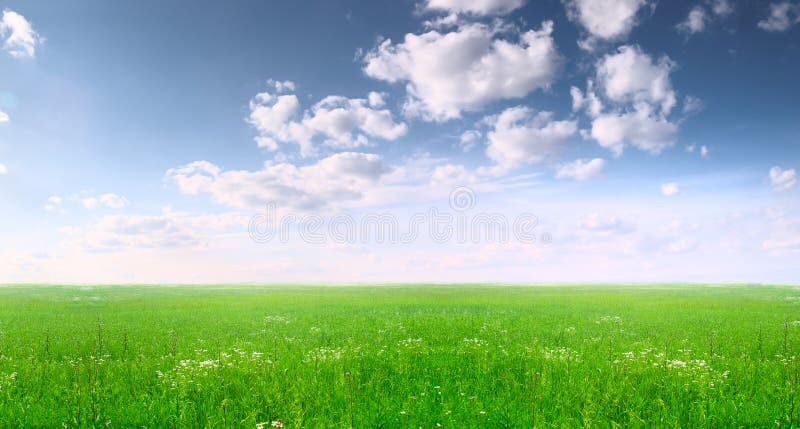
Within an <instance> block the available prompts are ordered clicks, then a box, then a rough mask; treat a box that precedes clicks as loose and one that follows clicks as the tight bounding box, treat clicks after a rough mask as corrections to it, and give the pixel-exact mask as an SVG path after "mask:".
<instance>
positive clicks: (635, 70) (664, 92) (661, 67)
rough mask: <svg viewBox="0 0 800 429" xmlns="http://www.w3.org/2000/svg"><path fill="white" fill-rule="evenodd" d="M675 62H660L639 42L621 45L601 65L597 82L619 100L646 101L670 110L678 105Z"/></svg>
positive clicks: (662, 110) (637, 102)
mask: <svg viewBox="0 0 800 429" xmlns="http://www.w3.org/2000/svg"><path fill="white" fill-rule="evenodd" d="M672 69H673V63H672V61H671V60H670V59H669V58H668V57H666V56H665V57H662V58H660V59H659V60H658V61H657V62H656V61H653V59H652V58H651V57H650V56H649V55H647V54H646V53H644V52H642V50H641V49H640V48H639V47H638V46H636V45H625V46H621V47H619V49H618V50H617V52H616V53H613V54H608V55H606V56H605V57H603V58H602V59H601V60H600V61H599V62H598V64H597V82H598V83H599V84H600V85H601V86H602V88H603V90H604V93H605V95H606V96H607V97H608V98H609V99H611V100H612V101H614V102H617V103H633V104H634V105H637V104H641V103H646V104H648V105H651V106H653V107H656V106H658V107H660V110H661V112H662V113H665V114H666V113H669V112H670V111H671V110H672V108H673V107H674V106H675V91H673V89H672V83H671V82H670V79H669V74H670V72H671V71H672Z"/></svg>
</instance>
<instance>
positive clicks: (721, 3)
mask: <svg viewBox="0 0 800 429" xmlns="http://www.w3.org/2000/svg"><path fill="white" fill-rule="evenodd" d="M732 12H733V5H732V4H731V3H730V1H729V0H713V1H706V2H705V3H704V4H698V5H696V6H694V7H692V9H691V10H689V14H688V15H687V16H686V19H685V20H683V21H682V22H680V23H678V25H676V26H675V27H676V28H677V29H678V31H680V32H682V33H686V34H689V35H692V34H695V33H700V32H702V31H704V30H705V29H706V26H707V24H708V23H709V22H711V21H713V20H714V19H717V18H725V17H727V16H728V15H730V14H731V13H732Z"/></svg>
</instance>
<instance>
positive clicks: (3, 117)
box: [0, 110, 11, 124]
mask: <svg viewBox="0 0 800 429" xmlns="http://www.w3.org/2000/svg"><path fill="white" fill-rule="evenodd" d="M10 119H11V118H9V117H8V113H6V112H3V111H2V110H0V124H2V123H3V122H8V121H9V120H10Z"/></svg>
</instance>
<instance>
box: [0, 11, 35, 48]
mask: <svg viewBox="0 0 800 429" xmlns="http://www.w3.org/2000/svg"><path fill="white" fill-rule="evenodd" d="M0 38H2V39H4V40H3V50H5V51H6V52H8V54H9V55H11V56H12V57H18V58H23V57H34V56H36V46H38V45H39V44H41V43H42V40H43V39H42V38H41V37H40V36H39V33H37V32H36V31H35V30H34V29H33V26H32V25H31V23H30V22H28V20H27V19H25V17H24V16H22V15H20V14H18V13H17V12H14V11H13V10H9V9H6V10H4V11H3V19H2V20H0Z"/></svg>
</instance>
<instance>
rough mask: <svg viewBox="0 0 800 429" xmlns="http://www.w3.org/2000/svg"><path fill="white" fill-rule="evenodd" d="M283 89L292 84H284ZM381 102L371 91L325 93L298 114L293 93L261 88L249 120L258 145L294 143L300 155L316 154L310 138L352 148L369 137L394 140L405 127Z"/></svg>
mask: <svg viewBox="0 0 800 429" xmlns="http://www.w3.org/2000/svg"><path fill="white" fill-rule="evenodd" d="M283 88H284V91H285V90H290V89H291V88H294V85H291V86H288V85H286V84H285V83H284V84H283ZM379 104H381V105H382V104H383V98H382V96H381V94H379V93H375V92H372V93H370V94H369V101H368V100H366V99H361V98H347V97H340V96H328V97H325V98H324V99H322V100H321V101H320V102H318V103H316V104H315V105H314V106H312V108H311V109H310V110H307V111H305V113H304V114H303V116H302V118H299V117H298V116H299V113H300V102H299V100H298V98H297V96H296V95H294V94H284V95H277V94H271V93H269V92H262V93H260V94H258V95H256V96H255V97H254V98H253V99H252V100H251V101H250V117H249V122H250V124H251V125H253V127H255V128H256V130H258V132H259V136H258V137H256V142H257V144H258V146H259V147H264V148H267V149H269V150H272V151H274V150H277V149H279V147H280V143H295V144H297V145H299V147H300V153H301V155H302V156H304V157H306V156H311V155H313V154H315V148H314V143H313V139H314V137H315V136H321V137H322V138H323V143H324V144H325V145H327V146H331V147H335V148H354V147H358V146H368V145H370V144H371V142H370V140H369V138H373V137H374V138H381V139H386V140H395V139H397V138H399V137H401V136H403V135H405V133H406V132H407V131H408V127H407V126H406V124H404V123H395V122H394V120H393V119H392V114H391V112H389V111H388V110H385V109H384V110H378V109H377V106H378V105H379Z"/></svg>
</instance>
